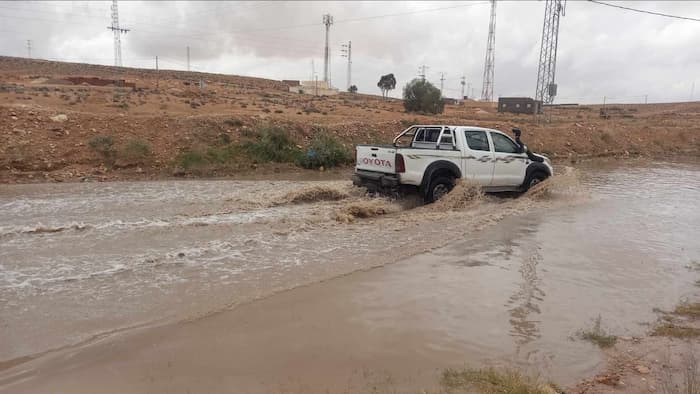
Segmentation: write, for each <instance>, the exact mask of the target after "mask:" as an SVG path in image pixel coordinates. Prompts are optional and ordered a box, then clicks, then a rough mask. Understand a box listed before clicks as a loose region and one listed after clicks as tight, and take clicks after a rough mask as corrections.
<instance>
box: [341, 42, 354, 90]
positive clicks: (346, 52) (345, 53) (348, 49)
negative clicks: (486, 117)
mask: <svg viewBox="0 0 700 394" xmlns="http://www.w3.org/2000/svg"><path fill="white" fill-rule="evenodd" d="M340 52H342V54H341V55H340V56H342V57H346V58H348V87H347V89H348V90H350V86H352V41H348V43H347V44H343V48H342V49H341V50H340Z"/></svg>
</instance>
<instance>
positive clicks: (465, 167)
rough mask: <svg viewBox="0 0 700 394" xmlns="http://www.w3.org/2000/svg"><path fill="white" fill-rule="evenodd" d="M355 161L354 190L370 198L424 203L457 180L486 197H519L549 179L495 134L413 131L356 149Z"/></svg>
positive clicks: (432, 128)
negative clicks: (412, 197)
mask: <svg viewBox="0 0 700 394" xmlns="http://www.w3.org/2000/svg"><path fill="white" fill-rule="evenodd" d="M518 141H519V140H518ZM355 160H356V164H355V173H354V174H353V183H354V184H355V185H357V186H363V187H366V188H367V189H368V190H369V191H372V192H388V193H397V192H406V191H418V192H419V193H421V194H422V195H423V198H424V200H425V201H426V202H427V203H431V202H434V201H436V200H438V199H440V198H441V197H442V196H444V195H445V194H447V193H449V192H450V190H452V188H453V186H454V185H455V183H456V182H457V180H459V179H468V180H470V181H472V182H476V183H477V184H479V185H480V186H481V187H482V188H483V189H484V191H486V192H503V191H525V190H527V189H529V188H530V187H532V186H534V185H535V184H537V183H539V182H541V181H543V180H545V179H546V178H548V177H550V176H552V174H553V169H552V165H551V162H550V160H549V159H548V158H547V157H545V156H542V155H536V154H534V153H532V152H530V151H529V150H528V149H527V147H526V146H524V145H523V144H522V143H521V144H518V143H516V142H515V141H513V140H512V139H511V138H510V137H509V136H508V135H506V134H505V133H503V132H501V131H498V130H493V129H485V128H481V127H472V126H446V125H414V126H411V127H409V128H407V129H406V130H404V131H403V132H401V133H400V134H399V135H398V136H396V138H394V141H393V144H391V145H358V146H357V147H356V155H355Z"/></svg>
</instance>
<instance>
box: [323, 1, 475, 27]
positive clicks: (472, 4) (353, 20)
mask: <svg viewBox="0 0 700 394" xmlns="http://www.w3.org/2000/svg"><path fill="white" fill-rule="evenodd" d="M483 4H489V2H488V1H481V2H478V3H469V4H462V5H453V6H449V7H439V8H429V9H427V10H415V11H405V12H397V13H395V14H384V15H374V16H365V17H359V18H351V19H341V20H338V21H336V22H335V23H346V22H357V21H365V20H370V19H379V18H389V17H393V16H403V15H413V14H421V13H424V12H433V11H443V10H451V9H455V8H466V7H473V6H477V5H483Z"/></svg>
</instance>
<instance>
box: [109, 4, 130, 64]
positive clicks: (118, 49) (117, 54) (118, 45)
mask: <svg viewBox="0 0 700 394" xmlns="http://www.w3.org/2000/svg"><path fill="white" fill-rule="evenodd" d="M107 29H109V30H112V32H114V65H115V66H117V67H121V66H122V40H121V34H122V33H124V34H126V33H127V32H128V31H129V29H122V28H121V27H119V8H118V5H117V0H112V26H107Z"/></svg>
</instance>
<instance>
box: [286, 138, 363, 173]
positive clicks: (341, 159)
mask: <svg viewBox="0 0 700 394" xmlns="http://www.w3.org/2000/svg"><path fill="white" fill-rule="evenodd" d="M352 161H353V157H352V153H351V152H350V150H349V149H348V148H346V147H345V146H344V145H343V144H342V143H341V142H340V141H338V140H337V139H335V138H333V137H332V136H330V135H328V134H326V133H325V132H322V133H320V134H317V135H316V137H314V139H313V140H312V141H311V144H310V145H309V148H308V149H307V150H306V154H305V155H304V156H302V157H301V159H300V160H299V165H300V166H302V167H304V168H319V167H325V168H330V167H335V166H339V165H343V164H349V163H352Z"/></svg>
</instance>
